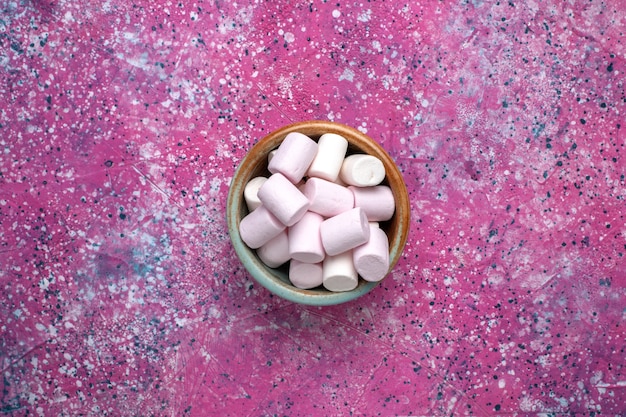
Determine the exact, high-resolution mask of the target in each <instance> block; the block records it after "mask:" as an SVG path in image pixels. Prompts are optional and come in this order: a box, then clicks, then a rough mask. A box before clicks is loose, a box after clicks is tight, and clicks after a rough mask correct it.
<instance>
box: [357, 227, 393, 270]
mask: <svg viewBox="0 0 626 417" xmlns="http://www.w3.org/2000/svg"><path fill="white" fill-rule="evenodd" d="M369 227H370V238H369V240H368V241H367V242H366V243H364V244H362V245H361V246H358V247H356V248H354V250H353V251H352V260H353V262H354V267H355V268H356V271H357V272H358V273H359V275H360V276H361V278H363V279H364V280H366V281H371V282H376V281H380V280H381V279H383V278H384V277H385V275H387V272H388V271H389V241H388V240H387V235H386V234H385V232H384V231H383V230H382V229H380V228H379V227H378V226H377V225H376V224H375V223H370V225H369Z"/></svg>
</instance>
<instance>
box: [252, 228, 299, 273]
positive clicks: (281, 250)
mask: <svg viewBox="0 0 626 417" xmlns="http://www.w3.org/2000/svg"><path fill="white" fill-rule="evenodd" d="M256 254H257V255H258V256H259V259H261V262H263V263H264V264H265V265H267V266H269V267H270V268H278V267H279V266H281V265H282V264H284V263H285V262H287V261H288V260H289V259H291V257H290V256H289V237H288V235H287V230H283V231H282V232H280V233H279V234H278V236H276V237H275V238H272V239H271V240H270V241H269V242H267V243H266V244H265V245H263V246H261V247H260V248H258V249H257V250H256Z"/></svg>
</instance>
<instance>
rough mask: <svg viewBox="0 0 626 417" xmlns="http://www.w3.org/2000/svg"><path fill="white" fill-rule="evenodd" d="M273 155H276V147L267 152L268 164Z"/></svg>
mask: <svg viewBox="0 0 626 417" xmlns="http://www.w3.org/2000/svg"><path fill="white" fill-rule="evenodd" d="M274 155H276V149H274V150H271V151H270V152H269V153H268V154H267V164H268V165H269V164H270V162H272V159H273V158H274Z"/></svg>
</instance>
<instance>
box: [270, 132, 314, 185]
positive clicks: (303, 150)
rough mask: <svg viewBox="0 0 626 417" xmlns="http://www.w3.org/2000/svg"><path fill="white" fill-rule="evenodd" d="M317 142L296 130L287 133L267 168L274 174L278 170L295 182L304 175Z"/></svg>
mask: <svg viewBox="0 0 626 417" xmlns="http://www.w3.org/2000/svg"><path fill="white" fill-rule="evenodd" d="M317 148H318V146H317V142H315V141H314V140H313V139H311V138H309V137H308V136H306V135H303V134H302V133H298V132H291V133H289V134H288V135H287V136H286V137H285V139H284V140H283V142H282V143H281V144H280V146H279V147H278V149H277V150H276V154H275V155H274V156H273V157H272V158H271V160H270V161H269V163H268V165H267V169H268V170H269V171H270V172H271V173H272V174H276V173H278V172H280V173H281V174H283V175H284V176H285V177H287V179H288V180H289V181H291V182H292V183H294V184H296V183H297V182H298V181H300V180H301V179H302V177H304V174H305V173H306V171H307V170H308V169H309V166H310V165H311V162H312V161H313V158H315V155H316V154H317Z"/></svg>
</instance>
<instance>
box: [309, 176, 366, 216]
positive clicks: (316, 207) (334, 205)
mask: <svg viewBox="0 0 626 417" xmlns="http://www.w3.org/2000/svg"><path fill="white" fill-rule="evenodd" d="M302 192H303V193H304V195H305V196H306V197H307V198H308V199H309V202H310V203H311V205H310V206H309V210H311V211H314V212H315V213H318V214H321V215H322V216H324V217H332V216H336V215H337V214H341V213H343V212H344V211H348V210H350V209H351V208H353V207H354V193H353V192H352V191H350V190H349V189H347V188H346V187H342V186H341V185H339V184H335V183H334V182H330V181H326V180H324V179H321V178H309V179H308V181H307V182H306V183H305V184H304V188H303V189H302Z"/></svg>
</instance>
